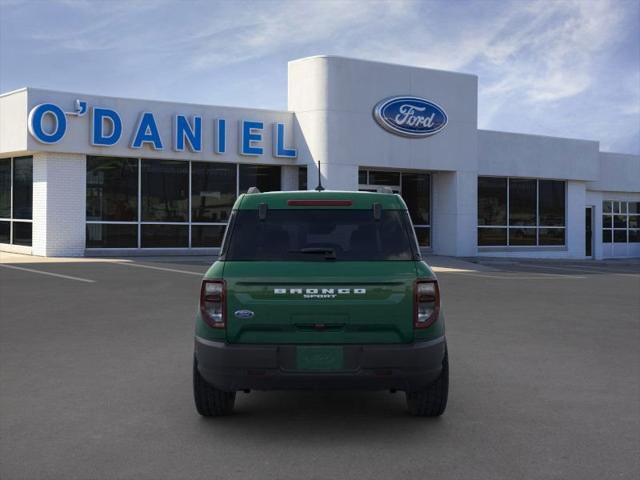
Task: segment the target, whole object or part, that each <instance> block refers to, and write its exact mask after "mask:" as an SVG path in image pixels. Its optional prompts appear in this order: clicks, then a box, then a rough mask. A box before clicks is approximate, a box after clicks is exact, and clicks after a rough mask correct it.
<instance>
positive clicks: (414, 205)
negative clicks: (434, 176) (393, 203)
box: [358, 168, 431, 247]
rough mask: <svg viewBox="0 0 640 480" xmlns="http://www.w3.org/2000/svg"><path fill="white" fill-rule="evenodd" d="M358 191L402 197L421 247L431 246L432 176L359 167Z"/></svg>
mask: <svg viewBox="0 0 640 480" xmlns="http://www.w3.org/2000/svg"><path fill="white" fill-rule="evenodd" d="M358 190H360V191H361V192H393V193H397V194H400V195H401V196H402V198H403V200H404V201H405V203H406V204H407V209H408V210H409V215H410V216H411V220H412V221H413V226H414V227H415V230H416V237H417V238H418V244H419V245H420V246H421V247H430V246H431V175H430V174H429V173H427V172H398V171H391V170H369V169H365V168H360V169H359V170H358Z"/></svg>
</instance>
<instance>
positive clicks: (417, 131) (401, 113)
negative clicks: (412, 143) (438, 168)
mask: <svg viewBox="0 0 640 480" xmlns="http://www.w3.org/2000/svg"><path fill="white" fill-rule="evenodd" d="M373 117H374V118H375V120H376V122H378V124H379V125H380V126H381V127H382V128H384V129H385V130H387V131H388V132H391V133H395V134H396V135H402V136H403V137H413V138H420V137H428V136H429V135H433V134H434V133H438V132H439V131H440V130H442V129H443V128H444V127H445V125H446V124H447V120H448V119H447V114H446V113H445V112H444V110H443V109H442V108H440V107H439V106H438V105H436V104H435V103H433V102H430V101H428V100H425V99H424V98H418V97H410V96H402V97H391V98H387V99H385V100H382V101H381V102H379V103H378V104H377V105H376V106H375V108H374V109H373Z"/></svg>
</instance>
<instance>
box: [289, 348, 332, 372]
mask: <svg viewBox="0 0 640 480" xmlns="http://www.w3.org/2000/svg"><path fill="white" fill-rule="evenodd" d="M296 368H297V369H298V370H315V371H322V370H325V371H326V370H341V369H342V368H344V352H343V348H342V347H336V346H325V345H309V346H300V347H297V348H296Z"/></svg>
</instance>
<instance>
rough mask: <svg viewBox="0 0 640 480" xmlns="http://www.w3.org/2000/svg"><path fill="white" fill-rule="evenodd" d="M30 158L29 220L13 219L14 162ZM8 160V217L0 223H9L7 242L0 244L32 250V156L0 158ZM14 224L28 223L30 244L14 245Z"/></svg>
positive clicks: (3, 218)
mask: <svg viewBox="0 0 640 480" xmlns="http://www.w3.org/2000/svg"><path fill="white" fill-rule="evenodd" d="M22 158H30V159H31V218H15V214H14V208H13V207H14V202H13V197H14V195H13V194H14V191H15V188H14V184H15V181H14V173H15V168H14V162H15V160H16V159H22ZM5 160H9V165H10V167H9V216H8V217H2V218H0V222H9V242H8V243H6V242H0V243H2V244H3V245H13V246H16V247H24V248H32V247H33V155H19V156H17V157H4V158H0V161H5ZM14 223H29V224H31V242H30V243H29V244H28V245H25V244H21V243H14V240H15V238H14V237H15V236H14V228H13V225H14Z"/></svg>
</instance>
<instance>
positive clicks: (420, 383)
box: [195, 336, 446, 391]
mask: <svg viewBox="0 0 640 480" xmlns="http://www.w3.org/2000/svg"><path fill="white" fill-rule="evenodd" d="M445 347H446V339H445V337H444V336H443V337H440V338H437V339H435V340H431V341H427V342H415V343H412V344H402V345H343V346H342V348H343V358H344V363H343V366H344V368H343V369H340V370H329V371H324V370H300V369H297V368H296V348H297V347H296V346H295V345H256V344H254V345H239V344H233V345H229V344H226V343H224V342H214V341H210V340H205V339H203V338H200V337H196V340H195V356H196V360H197V364H198V371H199V372H200V374H201V375H202V376H203V377H204V379H205V380H206V381H207V382H208V383H210V384H211V385H213V386H215V387H216V388H218V389H220V390H225V391H236V390H247V389H249V390H297V389H305V390H306V389H309V390H314V389H315V390H321V389H367V390H389V389H392V390H394V389H395V390H404V391H417V390H422V389H424V388H425V387H427V386H428V385H429V384H430V383H431V382H433V381H434V380H435V379H436V378H437V377H438V375H439V374H440V371H441V370H442V361H443V358H444V353H445Z"/></svg>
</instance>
